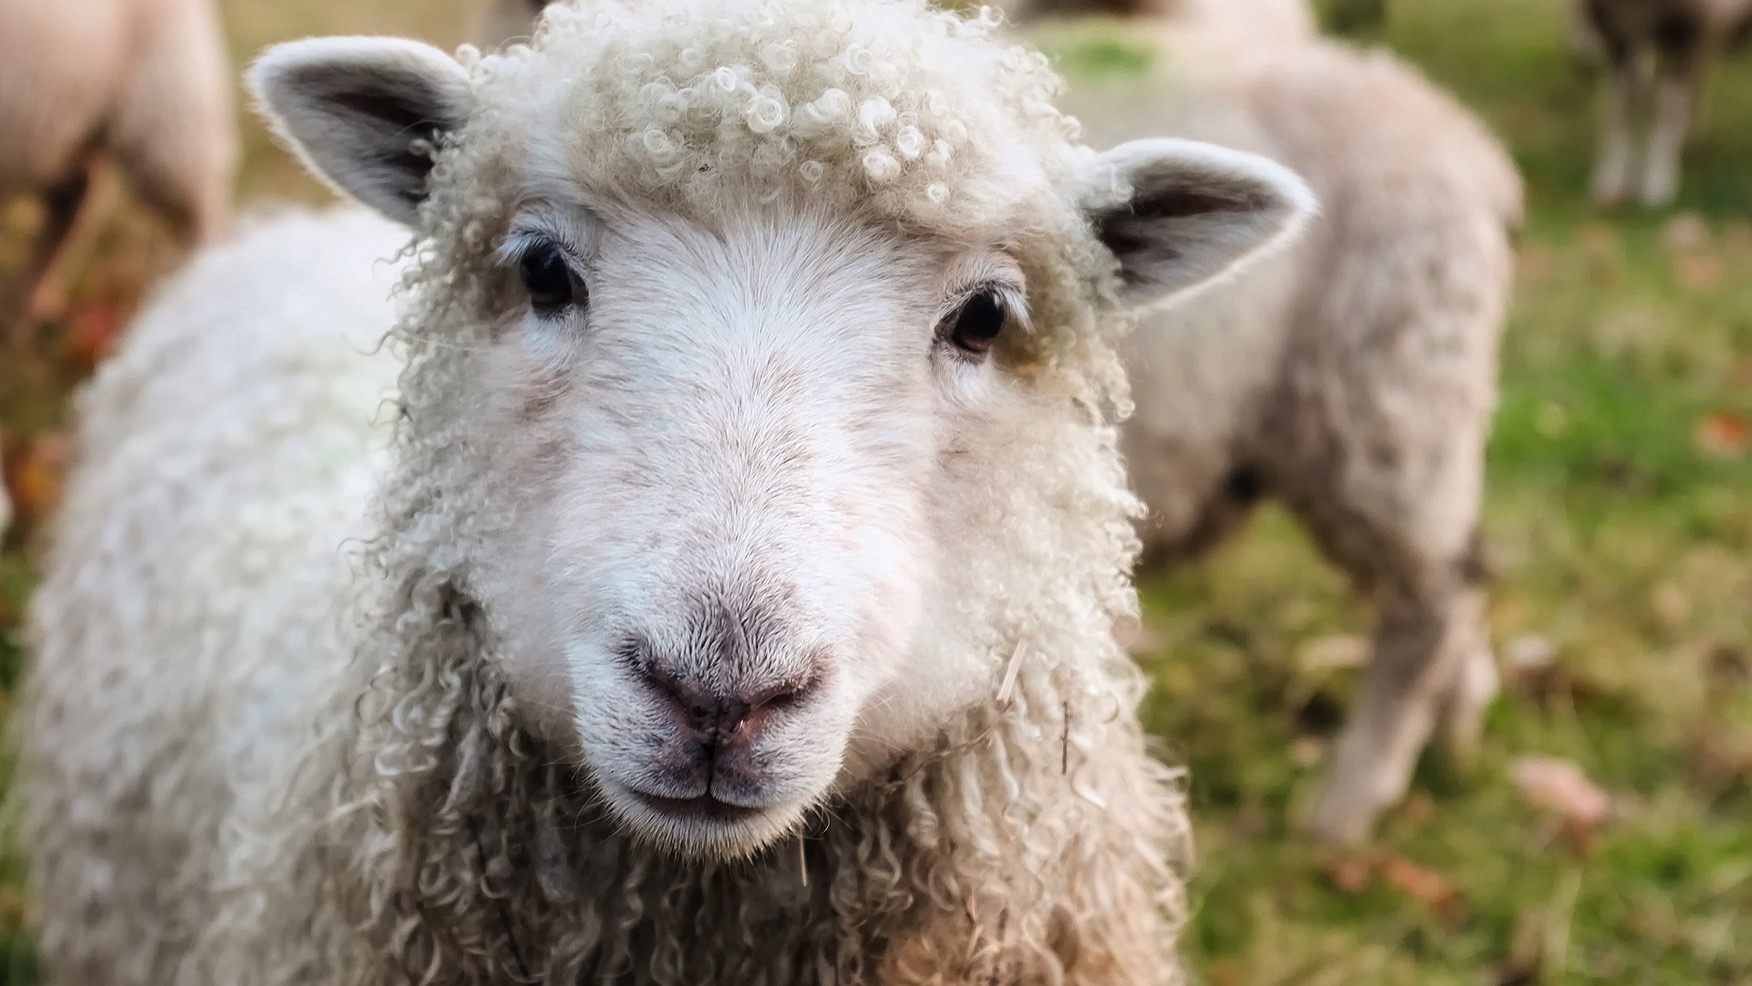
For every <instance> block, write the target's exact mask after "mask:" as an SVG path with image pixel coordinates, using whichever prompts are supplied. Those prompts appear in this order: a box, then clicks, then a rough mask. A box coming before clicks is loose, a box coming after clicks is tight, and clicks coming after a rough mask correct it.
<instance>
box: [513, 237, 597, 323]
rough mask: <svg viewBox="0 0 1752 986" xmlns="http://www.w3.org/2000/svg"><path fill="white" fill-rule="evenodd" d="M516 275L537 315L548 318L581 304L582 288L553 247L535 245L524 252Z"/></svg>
mask: <svg viewBox="0 0 1752 986" xmlns="http://www.w3.org/2000/svg"><path fill="white" fill-rule="evenodd" d="M518 273H519V274H520V275H521V276H522V278H523V287H524V288H525V289H526V290H528V291H529V303H530V304H531V305H532V306H534V308H535V310H536V311H537V312H540V313H542V314H551V313H553V312H557V311H559V310H560V309H562V308H566V307H568V306H571V305H575V304H578V303H579V302H582V301H583V300H584V285H583V284H582V283H580V282H579V281H578V278H577V276H576V275H575V274H573V273H572V267H571V265H570V264H568V263H566V258H565V255H564V254H562V253H560V248H559V247H558V246H556V245H554V244H552V243H538V244H536V245H534V246H532V247H530V248H529V249H528V250H527V251H525V252H524V254H523V259H522V260H521V261H520V262H519V264H518Z"/></svg>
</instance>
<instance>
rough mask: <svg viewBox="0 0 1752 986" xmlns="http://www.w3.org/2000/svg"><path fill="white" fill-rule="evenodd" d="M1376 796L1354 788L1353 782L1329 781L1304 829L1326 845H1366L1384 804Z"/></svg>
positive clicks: (1316, 840)
mask: <svg viewBox="0 0 1752 986" xmlns="http://www.w3.org/2000/svg"><path fill="white" fill-rule="evenodd" d="M1375 800H1376V799H1375V798H1373V797H1370V796H1369V795H1368V794H1365V793H1362V792H1358V791H1354V790H1351V789H1350V786H1349V785H1344V784H1339V783H1333V782H1329V783H1328V784H1327V786H1326V789H1325V790H1324V791H1322V792H1321V793H1320V799H1319V800H1318V801H1316V802H1315V803H1314V810H1313V811H1312V812H1310V813H1309V814H1308V817H1307V819H1306V820H1305V821H1304V822H1303V824H1302V830H1303V831H1304V832H1305V833H1306V834H1307V835H1308V837H1309V838H1311V839H1313V840H1314V841H1315V842H1318V843H1320V844H1322V845H1326V846H1331V847H1333V848H1337V849H1345V848H1350V847H1353V846H1359V845H1362V844H1363V843H1364V842H1367V841H1368V839H1369V833H1370V832H1372V831H1374V828H1375V818H1376V816H1377V815H1379V814H1380V811H1381V809H1380V807H1378V806H1376V805H1375V803H1374V802H1375Z"/></svg>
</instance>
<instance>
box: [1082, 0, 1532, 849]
mask: <svg viewBox="0 0 1752 986" xmlns="http://www.w3.org/2000/svg"><path fill="white" fill-rule="evenodd" d="M1273 8H1275V9H1273ZM1312 23H1313V19H1312V17H1311V15H1310V12H1309V10H1308V8H1307V7H1306V6H1305V5H1303V4H1301V3H1300V0H1296V2H1294V3H1289V4H1286V3H1283V2H1281V0H1271V2H1270V3H1269V4H1266V3H1264V2H1262V0H1247V2H1240V3H1235V2H1228V0H1200V2H1197V3H1193V2H1185V3H1184V4H1183V5H1181V6H1180V7H1179V8H1178V9H1176V10H1175V11H1173V12H1172V13H1171V14H1170V16H1168V17H1165V18H1159V19H1157V20H1156V21H1155V22H1153V23H1148V24H1135V23H1134V24H1126V25H1125V27H1124V31H1125V35H1124V36H1125V38H1126V39H1127V43H1135V44H1138V45H1141V46H1144V47H1147V48H1149V49H1151V50H1152V51H1154V52H1155V53H1157V54H1158V55H1159V57H1156V58H1154V59H1153V66H1154V67H1152V68H1150V69H1148V70H1147V71H1145V72H1144V73H1143V74H1141V75H1138V76H1135V77H1133V78H1131V79H1127V80H1123V81H1109V82H1106V83H1101V84H1097V83H1096V82H1094V81H1093V80H1091V81H1089V82H1087V83H1085V84H1083V85H1080V86H1079V85H1076V84H1075V83H1073V94H1074V95H1075V96H1076V97H1077V98H1075V99H1073V100H1071V101H1070V108H1071V109H1072V111H1073V112H1075V113H1076V115H1077V116H1078V117H1079V118H1080V119H1081V120H1082V121H1083V122H1084V123H1085V125H1086V126H1087V127H1088V129H1089V130H1090V131H1091V133H1090V134H1089V138H1090V139H1091V140H1092V141H1093V142H1094V143H1096V144H1101V143H1107V142H1113V141H1121V140H1126V139H1129V138H1130V137H1132V136H1135V135H1138V134H1143V133H1169V134H1174V135H1176V136H1182V137H1193V138H1197V139H1203V140H1213V141H1216V142H1219V143H1225V144H1228V145H1230V146H1236V147H1242V148H1246V149H1248V150H1253V151H1256V152H1260V153H1263V154H1265V155H1266V156H1268V157H1273V158H1276V159H1277V160H1279V161H1280V162H1281V163H1284V164H1286V165H1288V166H1290V167H1292V168H1294V169H1296V170H1297V171H1298V172H1300V173H1301V174H1303V175H1304V176H1306V177H1307V178H1308V180H1309V183H1310V185H1311V186H1312V187H1313V188H1314V190H1315V194H1316V195H1317V196H1318V197H1319V199H1320V201H1321V202H1322V203H1323V206H1324V215H1323V216H1322V218H1320V219H1319V220H1318V221H1316V223H1315V224H1314V226H1313V228H1312V230H1311V232H1310V234H1309V235H1308V236H1307V237H1306V238H1305V239H1304V240H1303V241H1301V242H1299V243H1298V244H1296V245H1295V246H1293V247H1291V248H1290V249H1289V250H1287V251H1285V252H1283V253H1281V254H1279V255H1277V256H1275V257H1273V258H1270V259H1268V260H1266V261H1263V262H1261V263H1259V264H1256V265H1254V266H1253V267H1251V268H1249V269H1248V270H1246V271H1245V272H1243V273H1241V274H1240V275H1238V276H1236V277H1234V278H1231V279H1230V280H1228V281H1227V282H1224V283H1221V284H1218V285H1217V286H1215V287H1212V288H1210V289H1208V290H1205V291H1202V292H1201V293H1199V294H1198V295H1197V296H1196V297H1195V298H1192V299H1189V300H1188V301H1187V302H1185V303H1181V304H1178V305H1177V306H1176V308H1175V311H1174V312H1173V313H1172V314H1171V315H1162V316H1159V317H1157V318H1156V319H1154V320H1153V321H1152V320H1150V319H1146V320H1145V321H1144V322H1143V324H1142V325H1141V326H1140V328H1139V331H1138V333H1137V334H1136V335H1135V337H1134V338H1133V339H1132V341H1131V343H1130V346H1129V351H1128V353H1127V355H1126V359H1127V365H1128V368H1129V371H1130V373H1131V377H1132V382H1133V389H1134V393H1133V397H1134V399H1135V401H1136V403H1137V410H1136V413H1135V415H1134V416H1133V417H1132V419H1131V420H1130V421H1129V422H1128V423H1127V425H1126V430H1125V451H1126V458H1127V465H1128V468H1129V469H1130V470H1131V473H1132V477H1133V482H1134V483H1135V484H1136V486H1137V489H1138V491H1139V493H1140V494H1141V495H1142V496H1143V498H1144V500H1145V502H1146V503H1147V504H1148V506H1149V508H1150V515H1149V519H1148V520H1147V522H1146V524H1145V527H1144V531H1143V535H1144V540H1145V544H1146V550H1147V551H1148V552H1150V553H1151V554H1153V555H1154V556H1155V557H1156V558H1157V559H1159V560H1174V559H1184V558H1187V557H1188V556H1192V555H1196V554H1199V553H1201V552H1203V551H1204V550H1206V549H1208V548H1210V547H1211V546H1213V545H1215V544H1217V543H1219V542H1220V541H1222V540H1223V538H1224V537H1225V536H1226V535H1227V534H1229V533H1230V532H1232V531H1234V530H1235V529H1236V528H1237V527H1238V526H1239V525H1240V523H1241V522H1242V521H1243V520H1244V519H1245V518H1246V517H1247V516H1248V515H1249V514H1250V513H1251V512H1252V510H1253V508H1254V507H1255V506H1256V505H1257V504H1259V503H1260V502H1261V501H1262V500H1264V499H1266V498H1268V497H1271V498H1276V499H1278V500H1280V501H1281V502H1283V503H1284V504H1285V505H1286V506H1288V507H1289V508H1290V510H1291V511H1293V512H1294V513H1295V514H1296V516H1297V517H1299V518H1300V519H1301V521H1302V522H1303V523H1304V524H1305V525H1306V526H1307V527H1308V529H1309V530H1310V531H1311V532H1312V534H1313V536H1314V538H1315V540H1316V542H1318V544H1319V546H1320V548H1321V549H1322V550H1323V551H1324V553H1325V554H1326V556H1327V557H1328V558H1329V559H1331V560H1332V561H1333V562H1334V563H1336V564H1338V565H1339V566H1340V567H1342V568H1343V569H1344V570H1345V571H1346V573H1347V574H1348V575H1349V576H1350V578H1351V580H1352V582H1353V583H1354V585H1355V586H1356V588H1357V590H1358V591H1359V593H1361V594H1362V595H1364V596H1366V597H1367V598H1369V599H1370V600H1371V601H1372V602H1373V603H1374V605H1375V607H1376V613H1377V623H1376V630H1375V642H1374V654H1373V656H1372V658H1371V660H1370V662H1369V664H1368V667H1367V669H1366V671H1365V672H1364V676H1363V681H1362V684H1361V689H1360V692H1359V695H1358V698H1357V702H1356V705H1355V708H1354V710H1353V712H1352V715H1351V717H1350V720H1349V722H1348V723H1347V725H1346V727H1345V730H1344V732H1343V734H1342V735H1341V737H1340V740H1339V743H1338V747H1337V750H1336V752H1335V755H1334V759H1333V764H1332V773H1331V776H1330V779H1329V781H1328V783H1327V786H1326V789H1325V791H1324V792H1323V794H1322V795H1321V796H1320V798H1319V800H1318V803H1317V804H1316V805H1315V807H1314V810H1313V814H1312V816H1311V819H1310V827H1311V829H1312V830H1313V832H1314V833H1315V834H1316V835H1318V836H1320V837H1322V838H1325V839H1327V840H1330V841H1336V842H1352V841H1356V840H1358V839H1361V838H1362V837H1364V836H1365V835H1366V834H1367V832H1368V831H1369V829H1370V827H1371V826H1372V823H1373V820H1374V818H1375V817H1376V815H1377V814H1378V812H1379V811H1380V810H1381V809H1383V808H1385V807H1388V806H1389V805H1391V804H1393V803H1394V802H1396V801H1397V800H1398V799H1399V798H1400V797H1401V796H1402V795H1403V794H1404V792H1405V789H1406V786H1407V784H1408V783H1409V780H1410V777H1411V771H1412V768H1413V766H1414V764H1415V762H1416V759H1417V756H1418V754H1419V752H1420V751H1421V750H1422V748H1423V746H1424V744H1425V743H1426V742H1427V740H1428V739H1429V738H1430V737H1431V736H1432V734H1435V733H1437V732H1438V731H1439V732H1440V733H1441V734H1443V735H1444V736H1445V737H1446V738H1447V739H1449V740H1450V741H1451V742H1452V744H1453V745H1454V746H1456V747H1457V748H1459V749H1460V750H1462V751H1465V750H1468V749H1470V748H1471V747H1472V746H1473V745H1474V744H1475V743H1476V738H1477V734H1478V732H1479V729H1480V724H1481V720H1482V716H1483V711H1484V709H1485V706H1486V705H1487V704H1488V703H1489V701H1490V700H1491V699H1492V698H1493V697H1494V695H1495V693H1496V688H1497V672H1496V666H1495V662H1494V659H1493V657H1492V654H1491V651H1490V646H1489V640H1488V633H1487V628H1486V625H1485V612H1484V609H1485V599H1484V591H1483V587H1482V581H1483V566H1482V563H1481V559H1480V551H1479V538H1478V532H1477V525H1478V520H1479V509H1480V500H1481V495H1482V491H1483V487H1484V448H1485V441H1486V438H1487V435H1488V432H1489V425H1490V418H1491V414H1492V410H1493V407H1494V404H1495V399H1496V380H1497V347H1498V341H1499V338H1500V335H1501V332H1502V326H1503V320H1504V314H1505V309H1506V307H1507V304H1508V300H1509V294H1510V288H1511V282H1512V278H1513V253H1512V244H1511V236H1510V233H1511V231H1512V230H1513V229H1514V228H1515V227H1516V226H1517V224H1518V223H1519V219H1520V214H1521V184H1520V178H1519V176H1518V175H1517V173H1516V171H1515V168H1514V166H1513V164H1512V162H1511V161H1510V159H1509V157H1508V155H1507V154H1506V153H1505V152H1504V150H1503V148H1502V147H1501V146H1500V145H1499V144H1498V142H1497V141H1496V140H1495V139H1494V138H1493V137H1492V136H1491V135H1490V134H1489V133H1488V132H1486V130H1485V129H1484V127H1483V126H1481V125H1480V124H1479V123H1478V122H1477V121H1476V120H1475V119H1474V118H1473V117H1472V116H1471V115H1470V114H1468V113H1467V112H1466V111H1465V110H1464V109H1462V108H1461V107H1460V106H1458V105H1457V104H1456V103H1455V102H1454V101H1453V100H1452V99H1450V98H1449V97H1447V96H1446V95H1445V94H1443V93H1442V92H1440V91H1438V90H1437V89H1436V88H1435V87H1434V86H1432V85H1431V84H1430V83H1429V82H1427V81H1426V80H1424V79H1423V78H1422V77H1421V76H1419V75H1418V74H1417V73H1416V72H1414V71H1413V70H1411V69H1410V68H1408V67H1406V66H1405V65H1403V64H1401V63H1400V62H1398V61H1397V60H1395V59H1393V58H1392V57H1390V56H1388V55H1386V54H1382V53H1368V54H1363V53H1359V52H1357V51H1355V50H1354V49H1351V48H1349V47H1345V46H1342V45H1339V44H1335V43H1330V42H1326V41H1322V40H1320V39H1318V38H1317V37H1315V36H1314V34H1313V32H1312V30H1311V28H1310V27H1309V26H1310V25H1312ZM1119 108H1123V109H1119Z"/></svg>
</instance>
